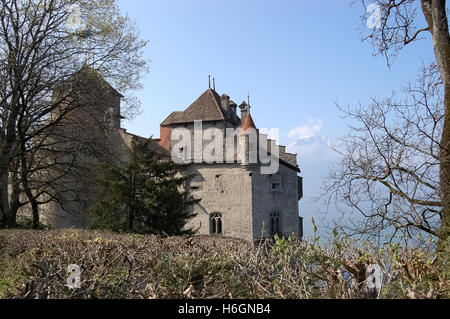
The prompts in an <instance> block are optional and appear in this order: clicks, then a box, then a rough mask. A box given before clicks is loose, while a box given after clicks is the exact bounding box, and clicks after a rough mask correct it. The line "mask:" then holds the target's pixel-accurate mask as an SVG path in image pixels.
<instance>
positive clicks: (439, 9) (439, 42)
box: [361, 0, 450, 250]
mask: <svg viewBox="0 0 450 319" xmlns="http://www.w3.org/2000/svg"><path fill="white" fill-rule="evenodd" d="M361 3H362V4H363V6H364V8H366V9H367V5H368V4H375V5H376V6H375V7H374V6H372V7H371V8H374V9H375V10H377V8H378V9H379V11H380V15H379V16H377V14H376V12H375V18H379V21H377V22H378V23H376V24H375V27H374V28H372V29H370V28H367V26H366V23H367V19H368V18H371V17H370V16H371V15H372V18H373V17H374V16H373V14H374V12H368V13H367V14H366V15H364V16H363V19H362V22H363V24H364V31H363V34H364V35H363V40H364V41H368V42H369V43H371V45H372V46H373V48H374V49H375V54H380V55H383V56H384V57H385V58H386V61H387V64H388V66H390V64H391V63H392V61H393V59H394V58H395V57H396V56H397V55H398V53H399V51H401V50H402V49H403V48H404V47H405V46H407V45H410V44H412V43H414V42H416V41H418V40H422V39H426V35H431V40H432V43H433V49H434V53H435V57H436V65H437V68H438V70H439V74H440V77H441V79H442V86H443V101H442V105H441V110H442V115H443V119H442V121H443V123H442V132H441V136H436V138H437V139H438V142H439V143H438V145H437V146H438V147H439V167H440V168H439V187H438V194H439V198H440V202H441V205H442V207H441V208H440V209H439V212H438V214H439V216H440V227H439V229H437V230H436V232H437V235H438V237H439V249H440V250H443V249H444V246H446V245H447V244H448V238H449V236H450V54H449V52H450V34H449V29H448V17H447V11H446V1H445V0H420V1H414V0H374V1H372V0H371V1H367V0H361ZM419 15H422V16H423V17H424V18H425V19H424V20H425V23H424V25H420V22H419V21H421V20H420V19H418V18H419ZM428 133H429V134H431V132H428ZM411 213H413V212H411Z"/></svg>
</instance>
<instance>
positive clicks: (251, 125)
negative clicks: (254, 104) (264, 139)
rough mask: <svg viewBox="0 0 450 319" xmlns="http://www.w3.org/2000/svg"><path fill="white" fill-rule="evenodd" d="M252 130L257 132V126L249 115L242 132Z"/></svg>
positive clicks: (243, 124)
mask: <svg viewBox="0 0 450 319" xmlns="http://www.w3.org/2000/svg"><path fill="white" fill-rule="evenodd" d="M250 128H252V129H255V130H256V125H255V122H254V121H253V118H252V116H251V115H250V114H248V115H247V116H246V117H245V120H244V123H242V132H246V131H247V130H248V129H250Z"/></svg>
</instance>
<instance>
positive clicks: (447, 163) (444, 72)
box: [421, 0, 450, 254]
mask: <svg viewBox="0 0 450 319" xmlns="http://www.w3.org/2000/svg"><path fill="white" fill-rule="evenodd" d="M445 3H446V1H445V0H422V1H421V4H422V11H423V13H424V16H425V19H426V20H427V23H428V26H429V27H430V32H431V35H432V39H433V46H434V53H435V56H436V62H437V64H438V67H439V71H440V73H441V77H442V81H443V83H444V90H445V92H444V94H445V95H444V111H445V113H444V127H443V132H442V139H441V147H440V149H441V153H440V159H441V163H440V165H441V166H440V186H441V189H440V197H441V200H442V204H443V208H442V213H441V229H440V232H439V243H438V251H440V252H442V253H444V254H445V251H447V250H448V245H449V236H450V35H449V30H448V20H447V12H446V8H445Z"/></svg>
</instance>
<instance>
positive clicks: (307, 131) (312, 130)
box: [288, 119, 323, 139]
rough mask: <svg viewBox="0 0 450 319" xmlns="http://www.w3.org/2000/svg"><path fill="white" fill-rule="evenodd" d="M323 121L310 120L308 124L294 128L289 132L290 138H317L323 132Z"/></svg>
mask: <svg viewBox="0 0 450 319" xmlns="http://www.w3.org/2000/svg"><path fill="white" fill-rule="evenodd" d="M322 125H323V120H322V119H309V120H308V124H304V125H301V126H298V127H296V128H293V129H292V130H290V131H289V133H288V137H289V138H297V139H307V138H310V137H313V136H315V135H316V134H318V133H319V132H320V131H321V130H322Z"/></svg>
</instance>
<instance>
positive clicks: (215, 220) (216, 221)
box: [210, 213, 222, 235]
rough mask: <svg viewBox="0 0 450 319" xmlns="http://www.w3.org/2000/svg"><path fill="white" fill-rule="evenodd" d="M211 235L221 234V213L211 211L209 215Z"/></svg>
mask: <svg viewBox="0 0 450 319" xmlns="http://www.w3.org/2000/svg"><path fill="white" fill-rule="evenodd" d="M210 233H211V235H222V214H220V213H213V214H211V216H210Z"/></svg>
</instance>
